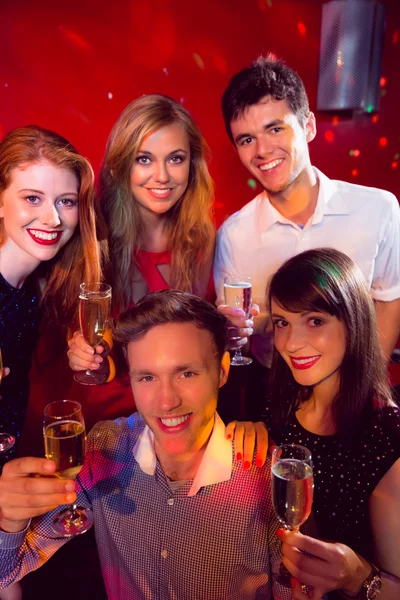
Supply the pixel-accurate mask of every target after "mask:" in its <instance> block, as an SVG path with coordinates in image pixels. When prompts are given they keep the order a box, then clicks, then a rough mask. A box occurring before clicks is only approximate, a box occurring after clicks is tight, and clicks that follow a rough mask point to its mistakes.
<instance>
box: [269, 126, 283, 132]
mask: <svg viewBox="0 0 400 600" xmlns="http://www.w3.org/2000/svg"><path fill="white" fill-rule="evenodd" d="M271 131H272V132H273V133H280V132H281V131H283V127H273V128H272V129H271Z"/></svg>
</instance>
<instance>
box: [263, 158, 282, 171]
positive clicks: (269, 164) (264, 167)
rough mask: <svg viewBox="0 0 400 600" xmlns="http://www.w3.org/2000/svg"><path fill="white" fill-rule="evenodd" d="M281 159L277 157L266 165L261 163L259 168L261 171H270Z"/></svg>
mask: <svg viewBox="0 0 400 600" xmlns="http://www.w3.org/2000/svg"><path fill="white" fill-rule="evenodd" d="M282 161H283V158H278V159H277V160H274V161H272V162H270V163H268V164H267V165H261V166H260V170H261V171H270V170H271V169H273V168H274V167H277V166H278V165H280V164H281V162H282Z"/></svg>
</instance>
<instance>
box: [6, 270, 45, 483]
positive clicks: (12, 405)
mask: <svg viewBox="0 0 400 600" xmlns="http://www.w3.org/2000/svg"><path fill="white" fill-rule="evenodd" d="M38 322H39V298H38V295H37V289H36V285H35V280H34V276H32V275H31V276H30V277H28V278H27V279H26V281H25V282H24V284H23V286H22V287H21V288H14V287H13V286H12V285H10V284H9V283H8V282H7V281H6V280H5V279H4V277H3V276H2V275H1V274H0V347H1V351H2V355H3V365H4V366H5V367H10V369H11V371H10V374H9V375H8V376H7V377H5V378H4V379H3V381H2V383H1V386H0V395H1V399H0V432H6V433H11V434H12V435H14V436H15V438H16V443H15V445H14V446H13V448H11V449H10V450H9V451H8V452H5V453H0V473H1V469H2V467H3V465H4V464H5V463H6V462H7V461H8V460H10V459H11V458H14V457H15V455H16V452H17V448H18V442H19V438H20V435H21V431H22V427H23V424H24V419H25V413H26V406H27V403H28V394H29V369H30V365H31V358H32V352H33V349H34V346H35V342H36V338H37V331H38Z"/></svg>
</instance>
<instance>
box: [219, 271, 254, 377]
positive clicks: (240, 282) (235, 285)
mask: <svg viewBox="0 0 400 600" xmlns="http://www.w3.org/2000/svg"><path fill="white" fill-rule="evenodd" d="M251 291H252V286H251V277H247V276H242V275H238V276H235V277H225V280H224V294H225V304H227V305H228V306H233V307H236V308H240V309H241V310H243V311H244V312H245V313H246V319H248V318H249V314H250V307H251ZM230 339H231V340H235V339H236V340H240V337H231V338H230ZM252 362H253V359H252V358H250V357H249V356H243V355H242V350H241V348H240V347H239V348H235V352H234V355H233V356H232V357H231V365H233V366H235V367H241V366H243V365H250V364H251V363H252Z"/></svg>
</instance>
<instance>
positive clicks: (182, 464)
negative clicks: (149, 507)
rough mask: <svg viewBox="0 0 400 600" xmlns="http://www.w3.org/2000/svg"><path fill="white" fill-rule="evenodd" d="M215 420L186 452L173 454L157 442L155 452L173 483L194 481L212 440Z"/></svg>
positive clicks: (212, 420)
mask: <svg viewBox="0 0 400 600" xmlns="http://www.w3.org/2000/svg"><path fill="white" fill-rule="evenodd" d="M214 420H215V418H214V419H211V421H210V423H209V424H208V425H207V427H206V428H205V429H204V431H203V433H202V436H201V437H200V439H198V440H197V439H196V442H195V443H194V444H193V446H192V447H191V448H190V450H188V451H186V452H181V453H177V454H172V453H171V452H169V451H168V448H165V447H164V446H162V445H160V444H159V443H158V442H157V440H155V444H154V447H155V451H156V455H157V458H158V460H159V463H160V465H161V467H162V469H163V471H164V473H165V475H166V476H167V477H168V478H169V479H171V480H172V481H184V480H186V479H194V477H195V476H196V473H197V471H198V469H199V466H200V463H201V461H202V459H203V456H204V452H205V451H206V448H207V445H208V442H209V440H210V437H211V434H212V431H213V428H214Z"/></svg>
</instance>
